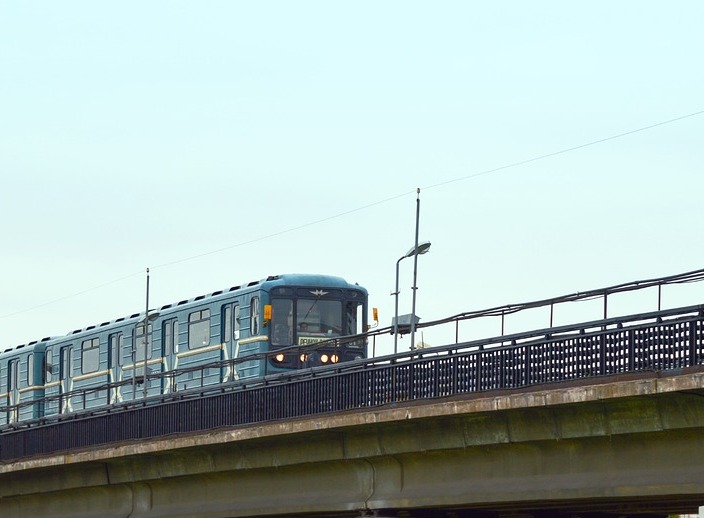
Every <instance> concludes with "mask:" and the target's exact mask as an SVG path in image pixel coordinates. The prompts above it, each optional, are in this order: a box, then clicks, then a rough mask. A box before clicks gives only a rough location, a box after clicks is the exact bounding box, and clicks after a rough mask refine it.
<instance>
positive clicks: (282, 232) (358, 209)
mask: <svg viewBox="0 0 704 518" xmlns="http://www.w3.org/2000/svg"><path fill="white" fill-rule="evenodd" d="M702 114H704V110H699V111H696V112H692V113H688V114H686V115H682V116H679V117H675V118H672V119H667V120H664V121H660V122H656V123H654V124H650V125H647V126H642V127H640V128H636V129H632V130H629V131H625V132H622V133H618V134H615V135H611V136H608V137H604V138H600V139H597V140H592V141H590V142H586V143H583V144H579V145H577V146H571V147H568V148H565V149H560V150H558V151H553V152H551V153H546V154H543V155H538V156H535V157H532V158H528V159H525V160H520V161H518V162H513V163H510V164H506V165H503V166H500V167H495V168H492V169H486V170H483V171H479V172H476V173H472V174H469V175H465V176H460V177H457V178H453V179H450V180H446V181H443V182H438V183H435V184H431V185H427V186H425V187H422V188H421V189H422V190H430V189H435V188H438V187H442V186H445V185H449V184H452V183H457V182H461V181H465V180H471V179H473V178H478V177H480V176H486V175H489V174H493V173H498V172H500V171H505V170H507V169H512V168H515V167H520V166H522V165H526V164H530V163H533V162H537V161H540V160H545V159H547V158H552V157H555V156H558V155H563V154H566V153H571V152H573V151H577V150H579V149H584V148H587V147H592V146H596V145H598V144H603V143H605V142H609V141H612V140H616V139H620V138H623V137H627V136H629V135H633V134H635V133H640V132H643V131H648V130H651V129H654V128H658V127H660V126H665V125H667V124H672V123H675V122H679V121H682V120H685V119H689V118H692V117H696V116H698V115H702ZM415 193H416V189H413V190H409V191H407V192H403V193H400V194H396V195H393V196H389V197H387V198H383V199H381V200H377V201H375V202H372V203H368V204H365V205H362V206H359V207H356V208H354V209H350V210H346V211H343V212H339V213H337V214H333V215H331V216H326V217H324V218H319V219H316V220H313V221H310V222H308V223H303V224H301V225H296V226H293V227H289V228H286V229H283V230H280V231H278V232H272V233H270V234H266V235H264V236H260V237H258V238H254V239H250V240H247V241H241V242H239V243H235V244H232V245H229V246H226V247H222V248H218V249H215V250H210V251H207V252H203V253H200V254H196V255H191V256H187V257H182V258H180V259H176V260H174V261H169V262H166V263H161V264H158V265H155V266H152V267H151V269H152V270H155V269H160V268H166V267H169V266H173V265H176V264H180V263H184V262H188V261H193V260H195V259H200V258H202V257H206V256H210V255H215V254H219V253H222V252H225V251H227V250H232V249H234V248H240V247H243V246H247V245H251V244H254V243H258V242H261V241H265V240H268V239H272V238H274V237H278V236H282V235H285V234H290V233H292V232H296V231H298V230H302V229H304V228H308V227H311V226H314V225H319V224H321V223H324V222H326V221H331V220H334V219H338V218H341V217H344V216H347V215H350V214H354V213H356V212H361V211H363V210H367V209H370V208H372V207H375V206H378V205H383V204H386V203H389V202H391V201H394V200H397V199H399V198H403V197H406V196H409V195H413V194H415ZM141 273H142V271H139V272H133V273H130V274H127V275H125V276H122V277H119V278H117V279H114V280H111V281H108V282H105V283H102V284H99V285H97V286H94V287H92V288H87V289H85V290H82V291H79V292H76V293H73V294H70V295H66V296H64V297H60V298H58V299H54V300H51V301H47V302H43V303H41V304H37V305H35V306H31V307H27V308H24V309H20V310H17V311H14V312H12V313H8V314H5V315H0V319H5V318H9V317H12V316H16V315H19V314H21V313H26V312H28V311H33V310H35V309H38V308H42V307H45V306H49V305H52V304H55V303H57V302H61V301H63V300H67V299H70V298H73V297H77V296H79V295H83V294H85V293H89V292H91V291H95V290H98V289H100V288H104V287H105V286H109V285H111V284H115V283H118V282H121V281H123V280H126V279H129V278H131V277H135V276H136V275H140V274H141Z"/></svg>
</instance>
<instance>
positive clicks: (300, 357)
mask: <svg viewBox="0 0 704 518" xmlns="http://www.w3.org/2000/svg"><path fill="white" fill-rule="evenodd" d="M298 359H299V360H301V361H302V362H305V361H306V360H307V359H308V355H307V354H301V355H300V356H299V357H298Z"/></svg>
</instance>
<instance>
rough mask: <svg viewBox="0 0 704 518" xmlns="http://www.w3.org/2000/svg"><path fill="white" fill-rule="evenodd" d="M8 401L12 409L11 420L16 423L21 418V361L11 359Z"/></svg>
mask: <svg viewBox="0 0 704 518" xmlns="http://www.w3.org/2000/svg"><path fill="white" fill-rule="evenodd" d="M7 367H8V370H7V396H8V398H7V403H8V405H9V406H10V408H11V410H10V413H9V421H10V422H11V423H14V422H15V421H17V420H18V418H19V408H20V407H19V406H16V405H18V404H19V402H20V361H19V360H18V359H17V360H10V362H9V363H8V365H7Z"/></svg>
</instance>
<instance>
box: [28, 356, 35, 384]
mask: <svg viewBox="0 0 704 518" xmlns="http://www.w3.org/2000/svg"><path fill="white" fill-rule="evenodd" d="M27 386H28V387H32V386H34V355H33V354H30V355H29V356H27Z"/></svg>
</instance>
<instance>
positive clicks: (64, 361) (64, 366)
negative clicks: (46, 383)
mask: <svg viewBox="0 0 704 518" xmlns="http://www.w3.org/2000/svg"><path fill="white" fill-rule="evenodd" d="M71 376H73V347H72V346H70V345H67V346H66V347H62V348H61V372H60V373H59V377H60V378H61V379H62V380H66V379H69V378H70V377H71Z"/></svg>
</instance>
